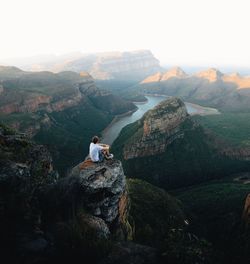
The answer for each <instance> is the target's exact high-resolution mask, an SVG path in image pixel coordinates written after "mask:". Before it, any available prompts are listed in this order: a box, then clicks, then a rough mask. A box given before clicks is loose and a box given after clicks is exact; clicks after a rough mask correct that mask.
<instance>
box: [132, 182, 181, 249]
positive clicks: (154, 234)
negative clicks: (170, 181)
mask: <svg viewBox="0 0 250 264" xmlns="http://www.w3.org/2000/svg"><path fill="white" fill-rule="evenodd" d="M127 183H128V190H129V197H130V200H131V209H130V216H131V217H132V221H133V223H134V227H135V240H136V241H138V242H140V243H143V244H148V245H151V246H156V245H158V246H159V243H162V241H163V239H164V237H166V235H167V233H168V232H169V231H170V229H171V228H180V227H182V226H183V225H184V219H185V216H184V213H183V211H182V209H181V204H180V202H179V201H178V200H176V199H175V198H174V197H172V196H170V195H169V194H167V193H166V191H164V190H163V189H160V188H158V187H155V186H153V185H151V184H149V183H147V182H145V181H141V180H138V179H129V180H128V181H127Z"/></svg>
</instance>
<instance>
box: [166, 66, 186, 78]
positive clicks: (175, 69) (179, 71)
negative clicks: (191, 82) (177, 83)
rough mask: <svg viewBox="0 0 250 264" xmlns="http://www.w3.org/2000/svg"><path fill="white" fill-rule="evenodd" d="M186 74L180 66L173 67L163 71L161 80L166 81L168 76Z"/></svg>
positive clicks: (181, 76)
mask: <svg viewBox="0 0 250 264" xmlns="http://www.w3.org/2000/svg"><path fill="white" fill-rule="evenodd" d="M186 76H187V74H186V73H185V72H184V71H183V70H182V69H181V68H180V67H173V68H171V69H169V70H168V71H167V72H165V73H164V74H163V76H162V78H161V81H166V80H168V79H170V78H173V77H174V78H183V77H186Z"/></svg>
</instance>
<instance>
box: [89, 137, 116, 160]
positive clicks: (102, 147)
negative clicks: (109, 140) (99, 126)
mask: <svg viewBox="0 0 250 264" xmlns="http://www.w3.org/2000/svg"><path fill="white" fill-rule="evenodd" d="M98 142H99V137H97V136H94V137H93V138H92V142H91V143H90V146H89V156H90V159H91V160H92V161H93V162H102V161H103V160H104V158H106V159H112V158H113V157H114V155H113V154H110V153H109V148H110V146H109V145H106V144H99V143H98Z"/></svg>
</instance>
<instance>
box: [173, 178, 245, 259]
mask: <svg viewBox="0 0 250 264" xmlns="http://www.w3.org/2000/svg"><path fill="white" fill-rule="evenodd" d="M249 192H250V185H249V184H244V183H240V182H235V181H233V178H228V179H226V180H220V181H212V182H207V183H204V184H201V185H198V186H193V187H189V188H185V189H180V190H176V191H174V192H172V194H173V195H175V196H176V197H177V198H178V199H180V200H181V201H182V203H183V204H184V206H185V210H186V211H187V212H189V217H190V218H191V227H190V228H191V231H192V232H194V233H195V234H198V235H199V236H202V237H206V239H208V240H209V241H211V242H212V243H213V245H214V248H216V249H217V251H218V253H217V254H219V255H220V257H221V259H223V260H224V261H225V263H235V262H233V261H234V260H235V257H236V256H240V255H241V254H240V253H239V252H240V251H241V250H242V245H241V241H240V236H241V230H240V227H241V216H242V212H243V207H244V203H245V198H246V196H247V194H248V193H249ZM236 241H237V242H238V243H236ZM231 261H232V262H231ZM223 263H224V262H223ZM238 263H243V262H238Z"/></svg>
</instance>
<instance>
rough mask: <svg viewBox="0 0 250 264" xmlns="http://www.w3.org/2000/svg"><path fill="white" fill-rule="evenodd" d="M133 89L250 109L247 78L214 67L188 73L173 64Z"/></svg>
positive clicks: (224, 107)
mask: <svg viewBox="0 0 250 264" xmlns="http://www.w3.org/2000/svg"><path fill="white" fill-rule="evenodd" d="M134 89H135V90H136V89H138V90H141V92H143V93H150V94H164V95H169V96H178V97H180V98H182V99H183V100H186V101H189V102H193V103H200V104H202V105H205V106H212V107H216V108H219V109H220V110H222V111H232V112H233V111H248V110H249V109H250V77H245V76H241V75H240V74H238V73H232V74H223V73H222V72H220V71H219V70H217V69H214V68H211V69H208V70H205V71H202V72H198V73H196V74H192V75H188V74H186V73H185V72H184V71H183V70H182V69H181V68H179V67H175V68H172V69H170V70H168V71H166V72H163V73H161V72H158V73H156V74H153V75H151V76H148V77H147V78H145V79H144V80H143V81H141V82H140V84H139V85H137V86H136V87H134Z"/></svg>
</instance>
